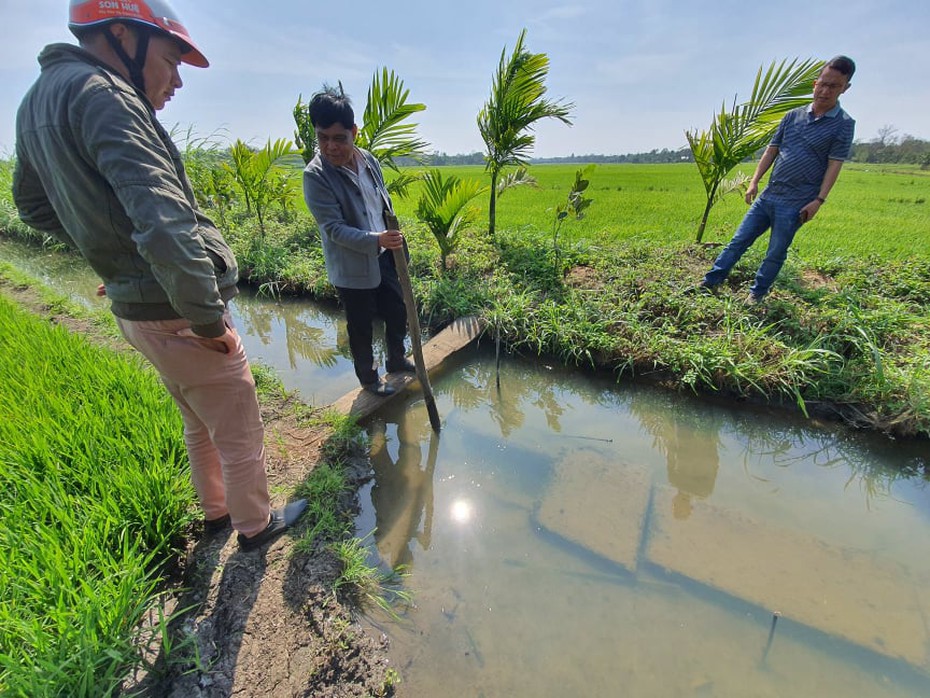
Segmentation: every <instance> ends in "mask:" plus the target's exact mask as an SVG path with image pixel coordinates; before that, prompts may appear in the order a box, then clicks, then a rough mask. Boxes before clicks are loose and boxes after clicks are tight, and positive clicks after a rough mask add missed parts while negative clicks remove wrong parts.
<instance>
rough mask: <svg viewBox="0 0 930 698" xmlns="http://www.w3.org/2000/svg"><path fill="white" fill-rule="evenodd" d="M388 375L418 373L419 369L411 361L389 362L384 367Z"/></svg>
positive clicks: (404, 359)
mask: <svg viewBox="0 0 930 698" xmlns="http://www.w3.org/2000/svg"><path fill="white" fill-rule="evenodd" d="M384 368H385V370H386V371H387V372H388V373H416V372H417V367H416V364H414V363H413V362H412V361H411V360H410V359H407V358H402V359H401V360H400V361H391V360H390V359H389V360H388V362H387V364H386V365H385V366H384Z"/></svg>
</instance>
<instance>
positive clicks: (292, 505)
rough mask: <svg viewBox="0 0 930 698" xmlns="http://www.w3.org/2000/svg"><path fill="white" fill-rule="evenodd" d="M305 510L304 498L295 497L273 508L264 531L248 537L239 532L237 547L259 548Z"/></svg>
mask: <svg viewBox="0 0 930 698" xmlns="http://www.w3.org/2000/svg"><path fill="white" fill-rule="evenodd" d="M306 510H307V500H306V499H295V500H294V501H293V502H288V503H287V504H285V505H284V506H283V507H279V508H277V509H275V510H274V511H272V512H271V516H269V517H268V526H267V527H266V528H265V530H264V531H262V532H261V533H256V534H255V535H254V536H249V537H246V536H244V535H242V534H241V533H240V534H239V547H240V548H242V549H243V550H255V549H256V548H260V547H261V546H263V545H264V544H265V543H268V542H270V541H272V540H274V539H275V538H277V537H278V536H280V535H281V534H282V533H284V532H285V531H286V530H287V529H289V528H290V527H291V526H293V525H294V522H295V521H297V519H299V518H300V517H301V515H303V513H304V511H306Z"/></svg>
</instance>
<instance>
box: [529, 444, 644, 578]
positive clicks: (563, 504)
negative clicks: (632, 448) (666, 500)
mask: <svg viewBox="0 0 930 698" xmlns="http://www.w3.org/2000/svg"><path fill="white" fill-rule="evenodd" d="M651 487H652V480H651V478H650V474H649V471H648V470H647V469H646V468H644V467H642V466H639V465H630V464H629V463H623V462H620V461H616V460H608V459H605V458H604V456H603V455H601V454H600V453H598V452H596V451H592V450H587V449H584V450H580V451H574V452H572V453H571V454H570V455H569V456H567V457H566V458H564V459H562V460H561V461H559V462H558V463H556V465H555V467H554V472H553V477H552V483H551V484H550V486H549V489H548V491H547V492H546V495H545V497H543V499H542V501H541V502H540V505H539V510H538V512H537V521H538V523H539V524H540V525H541V526H543V527H544V528H545V529H546V530H548V531H549V532H551V533H554V534H556V535H558V536H560V537H561V538H564V539H566V540H568V541H571V542H572V543H576V544H577V545H579V546H581V547H583V548H585V549H586V550H588V551H590V552H592V553H595V554H596V555H599V556H601V557H603V558H606V559H607V560H610V561H611V562H613V563H615V564H617V565H620V566H621V567H623V568H625V569H626V570H628V571H629V572H635V571H636V561H637V555H638V552H639V547H640V542H641V540H642V536H643V527H644V525H645V517H646V510H647V508H648V506H649V493H650V490H651Z"/></svg>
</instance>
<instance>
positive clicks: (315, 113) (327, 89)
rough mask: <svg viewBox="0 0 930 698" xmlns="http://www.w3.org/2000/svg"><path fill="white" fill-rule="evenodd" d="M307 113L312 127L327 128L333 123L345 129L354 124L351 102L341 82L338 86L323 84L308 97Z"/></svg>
mask: <svg viewBox="0 0 930 698" xmlns="http://www.w3.org/2000/svg"><path fill="white" fill-rule="evenodd" d="M307 114H308V115H309V116H310V123H311V124H312V125H313V128H315V129H316V128H329V127H330V126H332V125H333V124H337V123H338V124H342V126H344V127H345V128H347V129H351V128H352V127H353V126H355V112H354V111H353V110H352V102H351V101H350V100H349V96H348V95H347V94H346V93H345V92H344V91H343V89H342V83H341V82H340V83H339V86H338V87H331V86H329V85H323V89H322V90H320V91H319V92H317V93H316V94H315V95H313V97H311V99H310V103H309V104H308V105H307Z"/></svg>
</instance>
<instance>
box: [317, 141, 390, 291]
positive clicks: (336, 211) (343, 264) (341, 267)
mask: <svg viewBox="0 0 930 698" xmlns="http://www.w3.org/2000/svg"><path fill="white" fill-rule="evenodd" d="M357 150H358V152H359V153H361V155H362V162H363V163H364V165H365V167H367V168H368V171H369V172H370V173H371V178H372V180H373V181H374V182H375V186H376V187H377V188H378V191H379V192H380V194H381V196H382V197H383V198H384V204H385V207H386V208H387V209H389V210H393V206H392V203H391V197H390V195H389V194H388V192H387V188H386V187H385V185H384V176H383V175H382V173H381V166H380V165H379V164H378V161H377V160H376V159H375V157H374V156H373V155H372V154H371V153H369V152H368V151H367V150H362V149H361V148H358V149H357ZM304 200H305V201H306V202H307V208H309V209H310V212H311V213H312V214H313V217H314V218H315V219H316V223H317V226H319V229H320V238H321V239H322V241H323V258H324V260H325V261H326V273H327V275H328V276H329V281H330V283H332V285H333V286H337V287H341V288H376V287H377V286H378V285H379V284H380V283H381V270H380V268H379V265H378V253H379V251H380V246H379V245H378V234H379V233H381V232H382V231H381V230H373V228H380V226H381V222H380V221H378V222H372V221H370V220H369V219H368V213H367V211H366V209H365V200H364V198H363V197H362V192H361V190H360V189H359V187H358V184H356V183H355V182H353V181H352V179H351V177H349V176H348V175H347V174H346V173H345V172H343V171H342V170H341V169H340V168H338V167H335V166H333V165H331V164H330V163H329V162H327V161H326V159H325V158H323V157H321V156H320V154H319V153H317V154H316V156H315V157H314V158H313V160H311V161H310V163H309V164H308V165H307V167H306V168H304Z"/></svg>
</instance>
